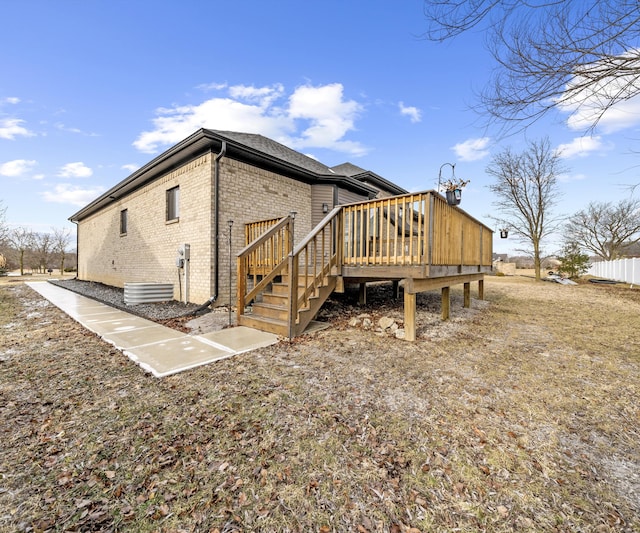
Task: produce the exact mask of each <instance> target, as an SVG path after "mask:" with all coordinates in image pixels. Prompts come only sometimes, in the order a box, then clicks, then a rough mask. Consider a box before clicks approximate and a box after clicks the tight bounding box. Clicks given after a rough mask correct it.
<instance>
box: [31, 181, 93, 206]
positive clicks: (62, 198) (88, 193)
mask: <svg viewBox="0 0 640 533" xmlns="http://www.w3.org/2000/svg"><path fill="white" fill-rule="evenodd" d="M104 190H105V189H104V187H94V188H92V189H83V188H82V187H76V186H73V185H71V184H69V183H60V184H58V185H56V186H55V188H54V190H53V191H45V192H43V193H42V197H43V198H44V200H45V201H46V202H55V203H59V204H72V205H76V206H79V207H82V206H85V205H87V204H88V203H89V202H91V201H92V200H94V199H95V198H97V197H98V196H99V195H101V194H102V193H103V192H104Z"/></svg>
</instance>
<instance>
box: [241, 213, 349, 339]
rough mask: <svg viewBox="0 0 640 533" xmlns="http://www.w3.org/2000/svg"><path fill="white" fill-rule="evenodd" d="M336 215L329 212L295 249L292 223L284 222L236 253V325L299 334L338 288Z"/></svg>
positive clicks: (286, 220)
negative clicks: (335, 240)
mask: <svg viewBox="0 0 640 533" xmlns="http://www.w3.org/2000/svg"><path fill="white" fill-rule="evenodd" d="M339 212H340V208H339V207H336V208H335V209H334V210H333V211H331V213H329V214H328V215H327V216H326V218H325V219H324V220H323V221H322V222H321V223H320V224H318V226H316V228H315V229H314V230H313V231H312V232H311V233H310V234H309V235H307V237H305V239H304V240H303V241H302V242H301V243H300V244H298V245H297V246H296V247H295V248H294V247H293V220H294V219H293V217H292V216H291V215H290V216H287V217H284V218H283V219H281V220H280V221H278V222H277V223H276V224H274V225H273V226H272V227H271V228H269V230H268V231H266V232H265V233H263V234H262V235H260V236H258V237H257V238H256V239H255V240H254V241H253V242H252V243H250V244H249V245H248V246H247V247H245V249H244V250H243V251H242V252H240V253H239V254H238V278H237V279H238V304H237V308H238V324H239V325H241V326H249V327H253V328H256V329H260V330H263V331H268V332H271V333H275V334H277V335H282V336H283V337H286V338H290V339H291V338H293V337H296V336H298V335H300V334H302V332H303V331H304V330H305V328H306V327H307V326H308V325H309V322H311V321H312V320H313V319H314V317H315V316H316V315H317V313H318V311H319V310H320V308H321V307H322V304H323V303H324V302H325V301H326V300H327V298H328V297H329V296H330V295H331V293H332V292H333V291H334V290H335V288H336V286H337V284H338V279H339V274H340V272H339V268H338V265H339V264H340V257H339V253H340V252H339V250H341V247H339V246H336V244H335V242H334V239H335V235H337V234H338V232H337V230H338V227H337V224H338V222H339V217H337V215H338V213H339ZM247 308H248V309H247ZM246 310H249V312H247V313H245V311H246Z"/></svg>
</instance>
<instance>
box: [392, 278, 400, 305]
mask: <svg viewBox="0 0 640 533" xmlns="http://www.w3.org/2000/svg"><path fill="white" fill-rule="evenodd" d="M399 297H400V282H399V281H398V280H397V279H395V280H393V298H394V299H396V300H397V299H398V298H399Z"/></svg>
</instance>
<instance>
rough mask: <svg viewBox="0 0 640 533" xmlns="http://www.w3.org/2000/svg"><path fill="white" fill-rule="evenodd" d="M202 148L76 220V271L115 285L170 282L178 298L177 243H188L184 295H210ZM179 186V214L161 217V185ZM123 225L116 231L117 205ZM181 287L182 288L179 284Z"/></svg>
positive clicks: (207, 185) (206, 168)
mask: <svg viewBox="0 0 640 533" xmlns="http://www.w3.org/2000/svg"><path fill="white" fill-rule="evenodd" d="M211 169H212V166H211V154H205V155H203V156H201V157H199V158H197V159H196V160H194V161H191V162H189V163H187V164H185V165H183V166H182V167H180V168H178V169H176V170H174V171H172V172H169V173H168V174H165V175H164V176H162V177H160V178H159V179H157V180H155V181H153V182H152V183H150V184H148V185H146V186H144V187H142V188H141V189H138V190H137V191H135V192H133V193H131V194H129V195H127V196H126V197H124V198H122V199H120V200H118V201H116V202H114V203H113V204H111V205H110V206H108V207H107V208H105V209H103V210H102V211H100V212H99V213H96V214H94V215H92V216H91V217H89V218H87V219H85V220H82V221H81V222H80V223H79V224H78V242H79V257H78V277H79V278H80V279H83V280H91V281H99V282H102V283H106V284H108V285H113V286H116V287H124V284H125V282H135V281H146V282H152V281H156V282H162V283H173V284H174V298H176V299H178V298H179V297H180V294H179V284H178V269H177V268H176V266H175V258H176V256H177V248H178V247H179V246H180V245H181V244H182V243H189V244H190V245H191V258H192V259H191V262H190V271H191V275H190V288H189V300H191V301H195V302H202V301H204V300H206V299H207V298H208V297H209V296H210V292H209V291H210V283H209V278H210V272H211V261H212V259H211V258H212V254H211V240H212V237H211V226H212V225H211V220H212V198H211V189H212V186H211V182H212V171H211ZM175 186H179V187H180V218H179V221H178V222H174V223H167V222H166V220H165V219H166V191H167V189H170V188H172V187H175ZM123 209H127V212H128V228H127V233H126V235H120V211H121V210H123ZM183 289H184V288H183Z"/></svg>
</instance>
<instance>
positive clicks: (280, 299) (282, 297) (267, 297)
mask: <svg viewBox="0 0 640 533" xmlns="http://www.w3.org/2000/svg"><path fill="white" fill-rule="evenodd" d="M288 300H289V296H288V295H287V294H274V293H272V292H264V293H262V302H263V303H265V304H272V305H279V306H282V307H286V305H287V302H288Z"/></svg>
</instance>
